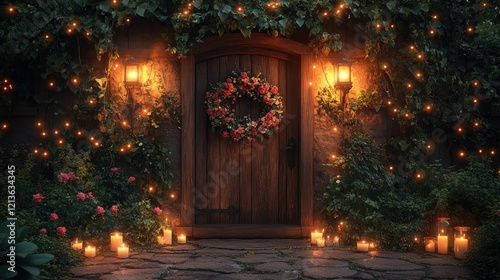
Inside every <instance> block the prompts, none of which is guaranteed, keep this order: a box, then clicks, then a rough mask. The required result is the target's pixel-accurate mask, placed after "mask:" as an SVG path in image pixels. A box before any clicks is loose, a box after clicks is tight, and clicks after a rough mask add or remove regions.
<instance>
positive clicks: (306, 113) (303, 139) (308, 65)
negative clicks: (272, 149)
mask: <svg viewBox="0 0 500 280" xmlns="http://www.w3.org/2000/svg"><path fill="white" fill-rule="evenodd" d="M312 64H313V63H312V55H311V54H305V55H301V63H300V73H301V74H300V106H301V111H300V155H299V156H300V171H299V180H300V181H299V182H300V224H301V226H302V228H303V229H304V231H303V232H302V235H303V236H307V234H308V231H309V229H310V228H312V226H313V202H314V187H313V186H314V185H313V183H314V180H313V166H314V158H313V154H314V94H313V93H312V89H311V86H310V85H309V82H310V81H312V73H311V69H312Z"/></svg>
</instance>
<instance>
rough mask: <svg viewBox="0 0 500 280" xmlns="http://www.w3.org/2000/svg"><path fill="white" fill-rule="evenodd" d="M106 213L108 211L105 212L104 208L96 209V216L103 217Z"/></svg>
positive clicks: (98, 207)
mask: <svg viewBox="0 0 500 280" xmlns="http://www.w3.org/2000/svg"><path fill="white" fill-rule="evenodd" d="M104 212H106V210H104V208H102V207H101V206H97V207H96V208H95V214H96V215H103V214H104Z"/></svg>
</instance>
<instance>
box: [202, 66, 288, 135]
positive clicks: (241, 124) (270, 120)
mask: <svg viewBox="0 0 500 280" xmlns="http://www.w3.org/2000/svg"><path fill="white" fill-rule="evenodd" d="M243 96H247V97H250V98H252V99H253V100H255V101H258V102H259V103H260V104H261V113H260V116H259V118H258V119H256V120H253V119H252V118H251V117H250V116H248V115H247V116H244V117H243V118H235V116H234V114H235V110H234V109H232V108H231V107H232V105H234V104H235V103H236V99H237V98H240V97H243ZM205 104H206V106H207V114H208V118H209V119H210V123H211V124H212V131H214V132H217V133H220V134H221V135H222V137H224V138H229V139H230V140H233V141H235V142H239V143H243V144H246V143H250V142H253V141H256V140H257V141H264V140H265V139H268V138H270V137H271V135H273V134H276V133H278V130H279V125H280V123H281V121H282V119H283V100H282V97H281V96H280V95H279V93H278V87H276V86H273V85H270V84H269V83H268V82H267V81H266V80H265V79H263V78H261V77H260V74H259V75H257V76H251V75H250V72H245V71H242V72H233V74H232V75H231V76H230V77H228V78H227V79H226V80H225V81H224V82H222V83H221V82H219V83H217V85H215V86H212V89H211V90H210V91H207V93H206V101H205Z"/></svg>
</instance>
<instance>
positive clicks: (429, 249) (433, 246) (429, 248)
mask: <svg viewBox="0 0 500 280" xmlns="http://www.w3.org/2000/svg"><path fill="white" fill-rule="evenodd" d="M425 251H426V252H429V253H434V252H435V251H436V243H434V240H429V242H427V244H425Z"/></svg>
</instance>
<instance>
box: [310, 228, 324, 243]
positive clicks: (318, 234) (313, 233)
mask: <svg viewBox="0 0 500 280" xmlns="http://www.w3.org/2000/svg"><path fill="white" fill-rule="evenodd" d="M318 238H323V233H322V232H319V231H317V230H315V231H311V244H316V240H317V239H318Z"/></svg>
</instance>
